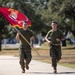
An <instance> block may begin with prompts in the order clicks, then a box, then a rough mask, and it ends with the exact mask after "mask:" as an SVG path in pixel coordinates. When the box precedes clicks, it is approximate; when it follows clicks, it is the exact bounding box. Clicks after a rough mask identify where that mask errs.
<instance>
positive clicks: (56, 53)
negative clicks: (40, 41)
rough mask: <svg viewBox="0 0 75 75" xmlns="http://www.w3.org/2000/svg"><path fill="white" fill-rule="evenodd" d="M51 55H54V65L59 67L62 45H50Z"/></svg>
mask: <svg viewBox="0 0 75 75" xmlns="http://www.w3.org/2000/svg"><path fill="white" fill-rule="evenodd" d="M50 56H51V57H52V66H53V67H57V62H58V61H59V60H60V59H61V46H60V45H59V46H55V45H51V46H50Z"/></svg>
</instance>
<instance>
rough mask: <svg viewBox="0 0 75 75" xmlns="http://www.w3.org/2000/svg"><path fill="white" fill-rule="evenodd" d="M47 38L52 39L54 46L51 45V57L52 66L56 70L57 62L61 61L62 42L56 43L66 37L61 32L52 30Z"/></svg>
mask: <svg viewBox="0 0 75 75" xmlns="http://www.w3.org/2000/svg"><path fill="white" fill-rule="evenodd" d="M46 37H47V38H48V37H50V38H51V39H50V40H51V41H52V44H51V45H50V56H51V57H52V66H53V67H54V68H56V67H57V62H58V61H59V60H60V59H61V54H62V53H61V45H60V42H57V41H56V38H59V39H60V40H61V39H62V38H63V37H64V35H63V33H62V32H61V30H59V29H57V31H54V32H53V31H52V30H50V31H49V32H48V33H47V35H46Z"/></svg>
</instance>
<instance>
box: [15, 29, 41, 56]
mask: <svg viewBox="0 0 75 75" xmlns="http://www.w3.org/2000/svg"><path fill="white" fill-rule="evenodd" d="M14 29H15V30H16V31H17V32H19V34H20V35H21V36H22V38H23V39H24V40H25V41H26V42H27V43H28V44H29V46H30V47H31V45H30V43H29V42H28V40H27V39H26V38H25V37H24V36H23V35H22V34H21V32H20V31H19V30H18V29H17V28H14ZM31 49H33V50H35V49H34V48H33V47H31ZM35 52H36V53H37V54H38V55H39V56H41V55H40V54H39V53H38V52H37V51H36V50H35Z"/></svg>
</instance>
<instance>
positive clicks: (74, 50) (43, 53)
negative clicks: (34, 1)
mask: <svg viewBox="0 0 75 75" xmlns="http://www.w3.org/2000/svg"><path fill="white" fill-rule="evenodd" d="M37 52H38V53H39V54H40V55H39V54H37ZM0 55H14V56H17V57H18V56H19V50H18V49H16V50H10V49H9V50H2V51H1V52H0ZM32 56H33V58H32V59H34V60H38V61H42V62H46V63H51V57H50V56H49V45H48V44H47V43H44V44H42V46H41V47H40V48H33V49H32ZM58 64H61V65H64V66H67V67H71V68H75V45H68V46H67V47H62V59H61V60H60V62H59V63H58Z"/></svg>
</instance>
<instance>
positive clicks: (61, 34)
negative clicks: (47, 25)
mask: <svg viewBox="0 0 75 75" xmlns="http://www.w3.org/2000/svg"><path fill="white" fill-rule="evenodd" d="M64 37H65V36H64V34H63V32H62V31H61V30H60V38H61V39H62V38H64Z"/></svg>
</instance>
